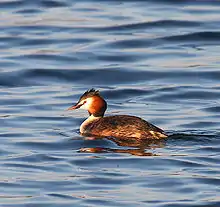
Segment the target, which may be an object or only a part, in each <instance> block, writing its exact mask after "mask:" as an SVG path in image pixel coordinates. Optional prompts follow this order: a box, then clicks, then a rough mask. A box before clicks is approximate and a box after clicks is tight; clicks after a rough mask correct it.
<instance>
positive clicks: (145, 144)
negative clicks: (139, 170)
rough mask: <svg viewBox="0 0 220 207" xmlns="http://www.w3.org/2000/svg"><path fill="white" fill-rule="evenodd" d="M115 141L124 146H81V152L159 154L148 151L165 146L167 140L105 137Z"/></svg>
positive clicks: (94, 138) (90, 138) (95, 138)
mask: <svg viewBox="0 0 220 207" xmlns="http://www.w3.org/2000/svg"><path fill="white" fill-rule="evenodd" d="M85 139H86V140H97V139H103V138H97V137H85ZM105 139H108V140H110V141H113V142H114V143H116V144H117V145H118V146H120V147H123V148H120V149H119V148H106V147H92V148H81V149H80V150H79V152H87V153H108V152H109V153H112V152H113V153H129V154H131V155H136V156H158V155H157V154H155V153H152V152H147V150H152V149H156V148H163V147H164V146H165V142H166V141H165V140H138V139H131V138H129V139H128V138H120V139H119V138H117V139H116V138H113V137H108V138H105Z"/></svg>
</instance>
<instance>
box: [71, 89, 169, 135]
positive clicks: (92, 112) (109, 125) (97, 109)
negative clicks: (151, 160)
mask: <svg viewBox="0 0 220 207" xmlns="http://www.w3.org/2000/svg"><path fill="white" fill-rule="evenodd" d="M78 108H81V109H86V110H87V111H88V112H89V117H88V118H87V119H86V120H85V121H84V122H83V123H82V124H81V126H80V133H81V134H82V135H84V136H97V137H115V138H135V139H164V138H166V137H167V134H166V133H165V132H164V131H163V130H162V129H160V128H158V127H156V126H154V125H153V124H151V123H149V122H147V121H145V120H144V119H142V118H139V117H136V116H130V115H114V116H104V114H105V111H106V109H107V103H106V101H105V100H104V98H103V97H102V96H101V95H100V92H99V91H98V90H95V89H93V88H92V89H90V90H87V91H86V92H85V93H84V94H83V95H82V96H81V97H80V99H79V101H78V102H77V103H76V104H74V105H73V106H71V107H70V108H68V109H67V110H75V109H78Z"/></svg>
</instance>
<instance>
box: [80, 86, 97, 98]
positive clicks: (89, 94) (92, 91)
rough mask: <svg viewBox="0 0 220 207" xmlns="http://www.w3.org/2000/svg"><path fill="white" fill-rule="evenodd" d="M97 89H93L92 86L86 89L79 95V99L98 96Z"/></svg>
mask: <svg viewBox="0 0 220 207" xmlns="http://www.w3.org/2000/svg"><path fill="white" fill-rule="evenodd" d="M99 95H100V94H99V91H98V90H95V89H94V88H92V89H90V90H88V91H86V92H85V93H84V94H83V95H82V96H81V97H80V101H82V100H83V99H86V98H89V97H92V96H99Z"/></svg>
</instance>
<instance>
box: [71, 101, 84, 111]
mask: <svg viewBox="0 0 220 207" xmlns="http://www.w3.org/2000/svg"><path fill="white" fill-rule="evenodd" d="M80 106H82V105H81V104H79V103H77V104H75V105H73V106H71V107H69V108H68V109H67V111H70V110H75V109H78V108H79V107H80Z"/></svg>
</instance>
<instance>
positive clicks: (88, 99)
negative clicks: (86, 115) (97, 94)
mask: <svg viewBox="0 0 220 207" xmlns="http://www.w3.org/2000/svg"><path fill="white" fill-rule="evenodd" d="M83 102H85V100H84V101H82V104H83ZM91 104H92V99H91V98H87V99H86V103H84V104H83V105H82V106H81V107H80V108H81V109H86V110H88V109H89V108H90V107H91Z"/></svg>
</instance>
